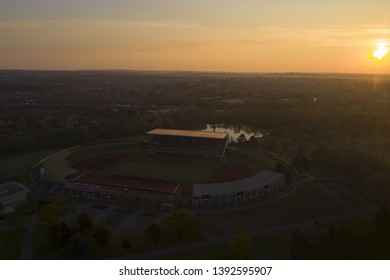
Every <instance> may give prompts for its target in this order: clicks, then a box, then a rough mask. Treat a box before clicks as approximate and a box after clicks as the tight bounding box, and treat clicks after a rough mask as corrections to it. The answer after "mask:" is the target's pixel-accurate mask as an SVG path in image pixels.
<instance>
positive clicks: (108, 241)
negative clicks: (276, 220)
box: [33, 198, 206, 259]
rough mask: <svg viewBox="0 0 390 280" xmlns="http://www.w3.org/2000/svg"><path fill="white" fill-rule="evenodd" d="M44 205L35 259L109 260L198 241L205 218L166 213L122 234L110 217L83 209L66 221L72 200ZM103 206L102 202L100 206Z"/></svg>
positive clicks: (36, 235)
mask: <svg viewBox="0 0 390 280" xmlns="http://www.w3.org/2000/svg"><path fill="white" fill-rule="evenodd" d="M45 203H46V204H44V205H41V207H40V209H39V212H38V213H37V215H38V219H39V220H38V223H37V224H36V227H35V231H34V241H33V243H34V257H35V258H36V259H48V258H50V259H107V258H112V257H115V256H119V255H127V254H134V253H140V252H143V251H146V250H150V249H156V248H161V247H166V246H172V245H176V244H182V243H187V242H194V241H199V240H201V239H202V235H203V231H204V230H205V228H206V223H205V222H204V220H203V219H202V218H201V217H199V216H197V215H196V214H193V213H190V212H188V211H186V210H178V211H175V212H173V213H172V214H171V215H169V216H167V217H166V219H165V221H164V222H163V223H161V224H154V223H153V224H151V225H149V226H148V227H145V228H131V229H128V231H127V232H124V233H121V234H119V233H118V232H116V230H115V228H114V227H113V226H112V224H111V221H110V220H109V219H106V220H102V221H94V219H93V218H92V217H91V215H90V214H89V213H88V212H81V213H80V214H78V215H76V216H74V217H73V219H71V221H70V222H66V221H64V219H63V216H62V214H61V211H62V210H63V207H64V206H65V208H66V207H67V204H68V203H69V202H68V201H67V200H64V199H61V198H59V199H57V200H54V201H52V202H50V203H48V202H45ZM99 206H100V205H99Z"/></svg>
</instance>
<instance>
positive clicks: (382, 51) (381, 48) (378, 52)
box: [372, 43, 389, 61]
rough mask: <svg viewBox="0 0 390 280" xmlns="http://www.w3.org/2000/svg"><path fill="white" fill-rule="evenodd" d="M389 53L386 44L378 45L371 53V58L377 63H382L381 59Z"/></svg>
mask: <svg viewBox="0 0 390 280" xmlns="http://www.w3.org/2000/svg"><path fill="white" fill-rule="evenodd" d="M388 53H389V47H388V46H387V45H386V43H379V44H378V45H377V47H376V49H375V50H374V52H373V53H372V57H374V58H375V59H376V60H377V61H382V59H383V58H384V57H385V56H386V55H387V54H388Z"/></svg>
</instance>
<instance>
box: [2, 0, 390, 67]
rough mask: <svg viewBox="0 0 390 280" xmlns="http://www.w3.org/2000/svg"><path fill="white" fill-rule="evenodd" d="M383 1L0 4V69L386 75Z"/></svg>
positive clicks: (386, 6) (387, 19)
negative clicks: (379, 51) (379, 48)
mask: <svg viewBox="0 0 390 280" xmlns="http://www.w3.org/2000/svg"><path fill="white" fill-rule="evenodd" d="M379 43H382V44H385V45H386V46H387V45H390V1H389V0H342V1H340V0H338V1H336V0H295V1H291V0H289V1H288V0H272V1H271V0H266V1H265V0H240V1H238V0H196V1H194V0H139V1H135V0H110V1H103V0H67V1H64V0H61V1H58V0H1V1H0V69H46V70H88V69H128V70H169V71H177V70H184V71H218V72H220V71H221V72H343V73H390V55H388V57H385V58H384V59H383V60H382V61H380V62H378V61H377V60H375V59H374V58H373V57H372V56H371V55H372V52H373V51H374V50H375V48H376V45H378V44H379Z"/></svg>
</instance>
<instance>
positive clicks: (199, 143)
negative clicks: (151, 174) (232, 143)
mask: <svg viewBox="0 0 390 280" xmlns="http://www.w3.org/2000/svg"><path fill="white" fill-rule="evenodd" d="M147 134H148V135H151V136H152V138H151V140H150V142H149V145H148V147H147V151H148V152H152V153H171V154H187V155H196V156H206V157H222V156H224V155H225V152H226V147H227V144H228V136H229V134H227V133H217V132H203V131H187V130H173V129H153V130H151V131H149V132H147Z"/></svg>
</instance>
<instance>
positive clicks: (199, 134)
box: [146, 128, 229, 140]
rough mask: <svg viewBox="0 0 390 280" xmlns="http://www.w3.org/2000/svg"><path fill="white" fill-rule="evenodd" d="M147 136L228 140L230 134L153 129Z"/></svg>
mask: <svg viewBox="0 0 390 280" xmlns="http://www.w3.org/2000/svg"><path fill="white" fill-rule="evenodd" d="M146 134H149V135H165V136H183V137H198V138H211V139H221V140H222V139H226V138H227V137H228V136H229V134H227V133H223V132H205V131H190V130H177V129H160V128H157V129H153V130H151V131H149V132H147V133H146Z"/></svg>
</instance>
